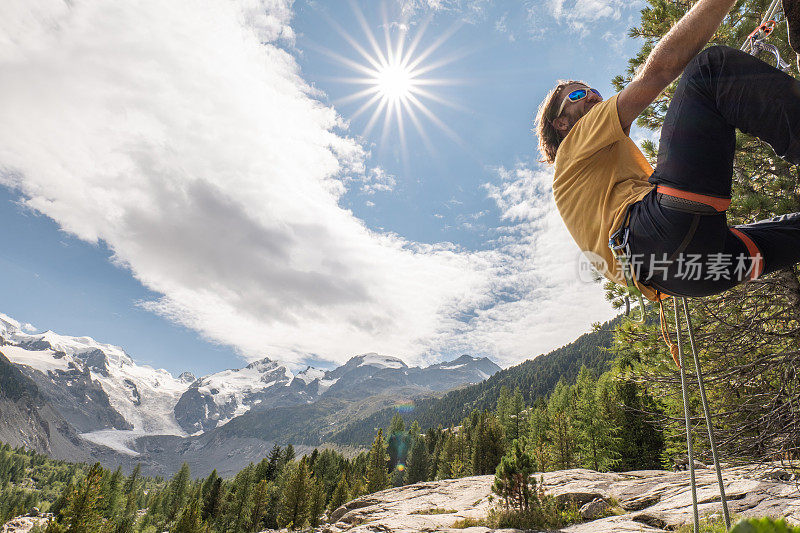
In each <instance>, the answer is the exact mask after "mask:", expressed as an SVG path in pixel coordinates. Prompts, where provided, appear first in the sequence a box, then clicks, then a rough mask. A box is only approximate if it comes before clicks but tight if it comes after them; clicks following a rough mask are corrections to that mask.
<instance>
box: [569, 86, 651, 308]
mask: <svg viewBox="0 0 800 533" xmlns="http://www.w3.org/2000/svg"><path fill="white" fill-rule="evenodd" d="M618 97H619V94H615V95H614V96H612V97H611V98H609V99H608V100H605V101H603V102H600V103H599V104H597V105H595V106H594V107H593V108H592V109H590V110H589V112H588V113H586V115H584V116H583V117H582V118H581V119H580V120H578V122H577V123H576V124H575V125H574V126H573V127H572V129H571V130H570V132H569V133H568V134H567V136H566V137H565V138H564V140H563V141H562V142H561V145H560V146H559V148H558V152H557V153H556V161H555V177H554V178H553V195H554V196H555V200H556V206H557V207H558V211H559V212H560V213H561V218H563V219H564V223H565V224H566V226H567V229H568V230H569V232H570V234H571V235H572V238H573V239H575V242H576V243H578V246H579V247H580V249H581V250H583V251H584V252H592V253H593V254H596V256H599V257H600V258H602V259H603V260H604V261H605V266H606V268H605V269H602V268H601V269H600V270H601V273H602V274H604V275H605V277H606V278H608V279H610V280H611V281H613V282H615V283H619V284H621V285H625V278H624V276H623V274H622V269H621V268H620V267H619V265H618V264H617V262H616V260H615V259H614V256H613V255H612V254H611V250H610V249H609V248H608V240H609V239H610V238H611V234H612V233H614V232H615V231H616V230H617V229H619V227H620V226H621V225H622V222H623V220H622V219H623V217H624V216H625V211H626V210H627V208H628V206H629V205H631V204H632V203H634V202H637V201H639V200H641V199H642V198H644V197H645V196H646V195H647V193H649V192H650V191H651V190H652V189H653V185H652V184H651V183H649V182H648V181H647V178H649V177H650V174H652V173H653V168H652V167H651V166H650V164H649V163H648V162H647V159H645V157H644V154H642V152H641V151H640V150H639V148H638V147H637V146H636V143H634V142H633V141H632V140H631V139H630V137H628V135H627V134H626V133H625V132H624V131H623V130H622V125H621V124H620V121H619V114H618V113H617V98H618ZM596 256H595V258H596ZM636 285H637V287H639V289H640V290H641V291H642V294H644V296H645V297H647V298H648V299H651V300H655V291H654V290H653V289H651V288H649V287H646V286H641V285H639V284H638V283H637V284H636Z"/></svg>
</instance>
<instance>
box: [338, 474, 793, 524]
mask: <svg viewBox="0 0 800 533" xmlns="http://www.w3.org/2000/svg"><path fill="white" fill-rule="evenodd" d="M772 470H774V469H772ZM769 471H770V470H765V467H764V466H739V467H728V468H725V469H724V471H723V479H724V483H725V492H726V494H727V497H728V507H729V509H730V511H731V513H732V514H733V513H735V514H737V515H739V516H742V517H747V516H773V517H785V518H786V519H787V521H788V522H789V523H792V524H800V488H798V485H797V484H796V483H795V482H790V481H785V480H782V479H774V477H772V478H771V477H770V476H769V475H768V474H769ZM696 475H697V495H698V502H699V510H700V514H701V515H711V514H720V513H721V509H722V507H721V505H720V498H719V493H718V486H717V480H716V474H715V473H714V470H713V469H702V470H698V471H697V472H696ZM540 476H542V477H544V485H545V490H546V491H547V492H548V494H551V495H553V496H555V497H556V498H559V499H564V500H573V501H576V502H580V504H581V505H585V506H586V507H589V506H594V509H593V511H596V514H593V515H592V516H601V515H602V516H605V515H606V514H607V511H608V507H607V506H608V504H609V503H611V502H613V504H614V505H615V506H618V507H617V509H619V508H621V509H622V511H620V512H621V514H619V515H614V516H607V517H606V518H599V519H596V520H587V521H586V522H583V523H581V524H576V525H572V526H569V527H566V528H564V529H563V530H562V532H563V533H595V532H598V531H619V532H645V533H647V532H663V531H671V530H674V529H676V528H677V527H679V526H681V525H683V524H685V523H687V522H690V521H691V519H692V499H691V488H690V485H689V473H688V472H667V471H660V470H649V471H636V472H624V473H601V472H595V471H592V470H585V469H572V470H561V471H557V472H546V473H544V474H537V475H536V477H537V478H539V477H540ZM493 479H494V476H473V477H467V478H461V479H448V480H442V481H435V482H423V483H416V484H414V485H407V486H405V487H398V488H393V489H387V490H384V491H381V492H377V493H374V494H370V495H368V496H364V497H362V498H358V499H356V500H353V501H351V502H348V503H347V504H345V505H344V506H342V507H340V508H339V509H337V510H336V511H334V512H333V513H332V514H331V522H333V523H332V524H330V525H328V526H326V527H325V528H323V530H322V531H323V532H325V533H342V532H345V531H347V532H349V533H378V532H384V533H410V532H418V531H425V532H432V531H441V532H449V533H456V532H464V533H486V532H488V531H492V530H489V529H488V528H485V527H471V528H466V529H454V528H453V527H452V526H453V524H454V523H455V522H456V521H457V520H463V519H465V518H475V519H479V518H484V517H485V516H486V515H487V513H488V512H489V508H490V507H491V506H492V504H493V502H492V500H493V499H494V498H492V497H491V485H492V481H493ZM600 502H602V504H603V510H602V511H599V507H600V506H601V503H600ZM586 507H584V508H586ZM494 531H497V532H499V531H509V532H510V531H513V530H494Z"/></svg>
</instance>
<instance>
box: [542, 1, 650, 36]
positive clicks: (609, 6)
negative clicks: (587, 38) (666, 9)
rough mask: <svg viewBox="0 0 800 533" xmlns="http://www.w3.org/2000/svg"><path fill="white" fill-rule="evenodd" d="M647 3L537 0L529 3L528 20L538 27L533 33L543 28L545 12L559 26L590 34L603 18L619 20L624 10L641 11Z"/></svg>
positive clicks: (625, 11) (582, 33)
mask: <svg viewBox="0 0 800 533" xmlns="http://www.w3.org/2000/svg"><path fill="white" fill-rule="evenodd" d="M643 5H644V2H642V1H641V0H634V1H630V0H545V1H544V2H542V1H540V0H533V1H532V2H531V3H530V4H529V5H528V19H529V21H530V22H531V23H532V24H535V25H536V26H535V27H533V26H532V28H531V32H530V33H531V34H532V35H534V36H536V37H538V36H540V34H541V32H542V31H543V30H542V28H541V27H540V24H541V23H542V18H543V17H542V15H543V14H544V13H546V14H547V15H549V17H547V18H550V19H551V20H555V22H556V23H558V24H559V25H565V26H567V27H568V28H569V29H570V30H571V31H573V32H575V33H578V34H580V35H586V34H588V33H589V31H590V29H591V28H592V24H593V23H596V22H598V21H600V20H613V21H619V20H620V19H621V18H622V15H623V13H627V12H631V11H636V12H638V11H639V10H640V9H641V8H642V6H643Z"/></svg>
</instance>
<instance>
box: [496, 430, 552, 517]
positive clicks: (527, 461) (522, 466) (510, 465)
mask: <svg viewBox="0 0 800 533" xmlns="http://www.w3.org/2000/svg"><path fill="white" fill-rule="evenodd" d="M535 471H536V470H535V468H534V461H533V458H532V457H531V456H530V455H529V454H527V453H526V452H525V442H524V439H517V440H515V441H514V442H513V443H512V444H511V450H510V451H509V453H507V454H506V455H504V456H503V458H502V459H501V460H500V464H499V465H498V466H497V472H496V473H495V477H494V483H493V484H492V492H494V493H495V494H497V495H498V496H500V497H501V498H502V499H503V505H504V506H505V508H506V509H512V510H515V511H519V512H522V513H525V512H528V511H530V510H531V509H533V508H535V507H539V506H540V501H539V495H538V491H537V488H536V480H535V478H533V477H532V476H533V473H534V472H535Z"/></svg>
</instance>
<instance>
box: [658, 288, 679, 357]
mask: <svg viewBox="0 0 800 533" xmlns="http://www.w3.org/2000/svg"><path fill="white" fill-rule="evenodd" d="M658 320H659V322H661V338H662V339H664V342H665V343H667V347H668V348H669V353H670V354H671V355H672V360H673V361H675V364H676V365H678V368H680V367H681V362H680V361H679V360H678V345H677V344H673V343H672V340H671V339H670V337H669V328H668V327H667V318H666V315H665V314H664V299H662V298H659V300H658Z"/></svg>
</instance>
